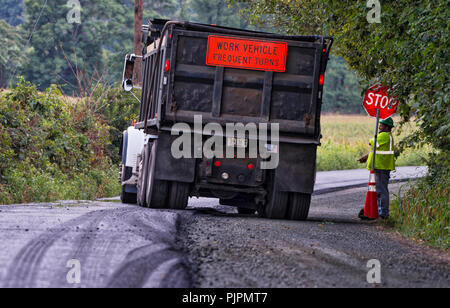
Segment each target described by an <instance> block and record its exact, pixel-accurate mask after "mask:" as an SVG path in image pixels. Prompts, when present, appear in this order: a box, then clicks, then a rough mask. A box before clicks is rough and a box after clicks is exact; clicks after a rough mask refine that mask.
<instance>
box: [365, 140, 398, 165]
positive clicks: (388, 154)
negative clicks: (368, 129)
mask: <svg viewBox="0 0 450 308" xmlns="http://www.w3.org/2000/svg"><path fill="white" fill-rule="evenodd" d="M374 139H375V138H374ZM374 139H372V140H370V145H371V147H372V150H371V151H370V155H369V159H368V161H367V169H368V170H372V157H373V143H374ZM375 169H376V170H391V171H393V170H395V153H394V138H393V137H392V134H391V133H381V134H379V135H378V138H377V152H376V156H375Z"/></svg>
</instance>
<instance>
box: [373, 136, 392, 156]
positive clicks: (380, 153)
mask: <svg viewBox="0 0 450 308" xmlns="http://www.w3.org/2000/svg"><path fill="white" fill-rule="evenodd" d="M389 139H390V140H391V142H390V145H389V151H377V154H378V155H395V152H394V151H392V144H393V141H392V136H391V135H390V134H389Z"/></svg>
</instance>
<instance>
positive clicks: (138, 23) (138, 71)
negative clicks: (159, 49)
mask: <svg viewBox="0 0 450 308" xmlns="http://www.w3.org/2000/svg"><path fill="white" fill-rule="evenodd" d="M143 10H144V5H143V0H134V54H135V55H136V56H142V41H141V39H142V34H141V30H142V20H143ZM133 83H134V84H135V85H136V86H139V87H141V86H142V59H141V58H137V59H136V62H135V64H134V72H133Z"/></svg>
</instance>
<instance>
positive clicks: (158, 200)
mask: <svg viewBox="0 0 450 308" xmlns="http://www.w3.org/2000/svg"><path fill="white" fill-rule="evenodd" d="M157 144H158V140H155V141H154V142H153V145H152V148H151V151H149V159H148V165H149V167H148V168H147V170H148V173H147V175H146V178H147V193H146V198H145V199H146V204H147V207H149V208H152V209H166V208H167V207H168V205H167V201H168V195H169V183H168V182H167V181H160V180H156V179H155V164H156V158H155V154H156V147H157Z"/></svg>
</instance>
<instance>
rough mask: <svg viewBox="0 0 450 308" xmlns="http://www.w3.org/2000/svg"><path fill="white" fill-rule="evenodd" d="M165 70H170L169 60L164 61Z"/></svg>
mask: <svg viewBox="0 0 450 308" xmlns="http://www.w3.org/2000/svg"><path fill="white" fill-rule="evenodd" d="M165 70H166V72H168V71H170V60H167V61H166V67H165Z"/></svg>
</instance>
